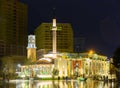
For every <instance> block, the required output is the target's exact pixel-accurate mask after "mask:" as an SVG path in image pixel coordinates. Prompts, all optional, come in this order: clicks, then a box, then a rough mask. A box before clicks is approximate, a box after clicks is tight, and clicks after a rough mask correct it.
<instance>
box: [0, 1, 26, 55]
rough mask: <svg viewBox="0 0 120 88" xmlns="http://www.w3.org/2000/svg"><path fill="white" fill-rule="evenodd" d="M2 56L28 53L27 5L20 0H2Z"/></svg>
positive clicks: (0, 33)
mask: <svg viewBox="0 0 120 88" xmlns="http://www.w3.org/2000/svg"><path fill="white" fill-rule="evenodd" d="M0 41H1V42H0V48H3V50H4V51H2V52H1V54H0V56H9V55H26V45H27V5H25V4H24V3H21V2H20V1H19V0H0Z"/></svg>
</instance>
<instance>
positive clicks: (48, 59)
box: [40, 58, 51, 62]
mask: <svg viewBox="0 0 120 88" xmlns="http://www.w3.org/2000/svg"><path fill="white" fill-rule="evenodd" d="M40 60H47V61H49V62H51V59H50V58H41V59H40Z"/></svg>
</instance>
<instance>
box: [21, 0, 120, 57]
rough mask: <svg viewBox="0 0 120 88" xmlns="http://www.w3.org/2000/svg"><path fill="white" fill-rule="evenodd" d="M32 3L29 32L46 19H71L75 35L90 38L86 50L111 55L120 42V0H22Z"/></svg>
mask: <svg viewBox="0 0 120 88" xmlns="http://www.w3.org/2000/svg"><path fill="white" fill-rule="evenodd" d="M21 1H22V2H24V3H26V4H27V5H28V34H33V31H34V29H36V28H37V26H38V25H40V24H41V23H42V22H52V17H53V8H56V18H57V22H58V23H59V22H61V23H62V22H67V23H71V24H72V27H73V31H74V37H79V36H83V37H85V39H86V42H85V48H86V50H89V49H93V50H95V51H96V52H97V53H100V54H104V55H107V56H108V57H111V56H112V55H113V52H114V50H115V49H116V48H117V47H118V46H119V45H120V0H21Z"/></svg>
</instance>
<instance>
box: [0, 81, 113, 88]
mask: <svg viewBox="0 0 120 88" xmlns="http://www.w3.org/2000/svg"><path fill="white" fill-rule="evenodd" d="M13 84H14V85H13ZM114 85H115V84H114V83H112V84H111V83H109V82H103V81H94V80H87V81H78V80H71V81H66V80H64V81H62V80H60V81H58V80H56V81H50V80H49V81H47V80H46V81H41V80H34V81H30V80H17V81H10V83H9V87H7V88H115V87H112V86H114ZM1 86H2V85H1ZM4 86H6V84H4ZM7 86H8V84H7ZM15 86H16V87H15ZM2 88H6V87H2Z"/></svg>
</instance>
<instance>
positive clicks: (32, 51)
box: [27, 35, 36, 62]
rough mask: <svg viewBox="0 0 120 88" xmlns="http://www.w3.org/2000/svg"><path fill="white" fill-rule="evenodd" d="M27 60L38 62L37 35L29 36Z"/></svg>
mask: <svg viewBox="0 0 120 88" xmlns="http://www.w3.org/2000/svg"><path fill="white" fill-rule="evenodd" d="M27 58H28V59H29V60H31V61H32V62H35V61H36V43H35V35H29V36H28V46H27Z"/></svg>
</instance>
